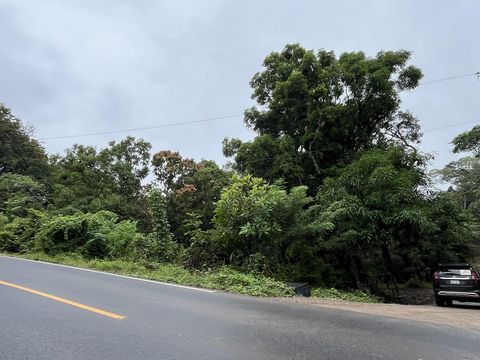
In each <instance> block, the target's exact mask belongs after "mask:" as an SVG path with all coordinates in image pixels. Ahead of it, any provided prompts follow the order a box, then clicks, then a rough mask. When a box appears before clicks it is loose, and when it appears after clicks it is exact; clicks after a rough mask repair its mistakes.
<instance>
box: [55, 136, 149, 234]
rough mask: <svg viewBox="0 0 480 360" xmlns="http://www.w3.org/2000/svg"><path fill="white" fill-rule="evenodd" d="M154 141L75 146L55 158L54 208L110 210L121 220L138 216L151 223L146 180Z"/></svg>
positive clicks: (139, 218)
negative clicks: (147, 210)
mask: <svg viewBox="0 0 480 360" xmlns="http://www.w3.org/2000/svg"><path fill="white" fill-rule="evenodd" d="M149 150H150V144H149V143H147V142H145V141H144V140H142V139H139V140H137V139H135V138H133V137H127V138H125V139H124V140H122V141H121V142H119V143H116V142H114V141H112V142H110V143H109V147H107V148H105V149H102V150H100V151H97V149H96V148H94V147H91V146H84V145H74V146H73V147H72V148H71V149H68V150H67V152H66V154H65V155H64V156H63V157H62V156H55V157H53V158H52V163H53V165H54V169H55V170H54V178H55V182H54V186H53V189H54V191H53V203H54V204H53V207H54V208H57V209H71V210H72V211H78V210H80V211H100V210H109V211H113V212H115V213H116V214H118V215H120V218H121V219H126V218H132V219H138V220H139V222H140V223H141V225H142V227H145V226H147V224H146V222H147V220H148V219H147V216H146V200H145V195H144V189H143V185H142V181H143V180H144V179H145V178H146V176H147V175H148V165H149V160H150V154H149Z"/></svg>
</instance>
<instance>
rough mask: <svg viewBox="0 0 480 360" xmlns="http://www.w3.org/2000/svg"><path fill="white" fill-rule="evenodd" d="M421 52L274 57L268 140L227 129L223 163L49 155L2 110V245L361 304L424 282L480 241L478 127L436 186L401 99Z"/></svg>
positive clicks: (257, 79)
mask: <svg viewBox="0 0 480 360" xmlns="http://www.w3.org/2000/svg"><path fill="white" fill-rule="evenodd" d="M409 60H410V53H409V52H408V51H403V50H401V51H387V52H379V53H378V54H377V55H376V56H374V57H368V56H367V55H365V54H364V53H363V52H349V53H344V54H341V55H340V56H338V57H337V56H336V55H335V54H334V53H333V52H327V51H324V50H320V51H316V52H315V51H312V50H306V49H304V48H302V47H301V46H300V45H298V44H293V45H287V46H286V47H285V48H284V49H283V50H282V51H281V52H273V53H271V54H270V55H269V56H267V57H266V59H265V61H264V63H263V65H264V67H263V70H262V71H261V72H259V73H257V74H256V75H255V76H254V77H253V79H252V80H251V82H250V85H251V87H252V90H253V96H252V98H253V99H254V100H255V102H256V105H255V106H254V107H252V108H251V109H248V110H247V111H246V112H245V122H246V124H247V126H249V127H250V128H252V129H253V130H254V131H256V132H257V136H256V137H255V138H254V139H253V140H252V141H246V142H242V141H241V140H240V139H236V138H233V139H225V140H224V142H223V151H224V154H225V156H227V157H233V158H234V159H233V162H232V163H230V164H228V165H227V166H226V167H225V168H220V167H219V166H218V165H217V164H216V163H215V162H213V161H209V160H201V161H199V162H197V161H194V160H193V159H189V158H184V157H182V155H181V154H180V153H178V152H174V151H170V150H161V151H156V152H155V153H154V154H153V156H151V155H150V150H151V145H150V144H149V143H148V142H146V141H144V140H142V139H135V138H134V137H131V136H128V137H126V138H125V139H123V140H122V141H120V142H115V141H112V142H110V143H109V144H108V146H106V147H104V148H101V149H97V148H95V147H92V146H86V145H81V144H76V145H74V146H72V147H71V148H70V149H67V150H66V152H65V153H64V154H62V155H54V156H52V157H51V158H50V159H48V158H47V156H46V154H45V152H44V150H43V148H42V147H41V146H40V145H39V143H38V142H37V141H36V140H35V139H34V138H33V136H32V134H31V131H30V129H28V128H27V127H26V126H25V125H23V124H22V123H21V121H20V120H19V119H17V118H16V117H15V116H13V115H12V114H11V112H10V110H9V109H8V108H6V107H5V106H4V105H0V251H9V252H20V253H23V254H24V255H25V256H35V257H39V258H44V259H49V260H53V261H61V262H64V263H71V264H77V265H82V266H86V267H91V268H96V269H101V270H106V271H113V272H119V273H125V274H130V275H138V276H143V277H146V278H152V279H158V280H162V281H172V282H177V283H183V284H187V285H195V286H203V287H210V288H215V289H221V290H225V291H234V292H239V293H248V294H252V295H258V296H288V295H291V294H292V291H291V290H290V289H289V288H288V287H287V286H286V285H285V284H284V283H283V281H287V280H288V281H302V282H309V283H311V284H313V285H314V286H315V287H316V288H315V289H314V291H313V293H314V295H316V296H320V297H324V298H340V299H346V300H350V301H357V300H358V301H373V300H375V298H373V297H371V296H370V295H369V293H368V292H364V289H370V290H372V291H375V292H377V293H382V292H383V293H385V295H388V294H386V293H387V292H390V293H391V292H395V291H396V290H397V287H398V286H403V287H405V286H410V285H412V284H419V283H421V280H420V279H423V275H424V272H425V268H426V267H427V266H431V265H433V264H435V263H437V262H447V261H464V260H467V258H468V257H469V256H470V253H471V251H472V249H473V250H474V249H475V247H476V246H477V247H478V249H480V243H479V240H478V229H479V225H480V221H479V220H480V200H479V199H480V197H479V195H480V193H479V190H478V189H479V188H480V186H479V185H480V184H479V181H478V179H479V178H480V177H479V175H480V166H479V164H480V163H479V162H478V161H480V160H479V159H480V158H479V152H480V150H479V149H480V145H479V144H480V127H474V128H473V129H472V130H471V131H468V132H465V133H463V134H460V135H459V136H457V137H456V138H455V139H454V140H453V144H454V151H455V152H460V151H468V152H470V153H472V155H473V156H469V157H465V158H463V159H460V160H458V161H455V162H452V163H450V164H449V165H447V166H446V167H445V168H444V169H442V170H438V171H436V172H435V174H436V175H438V176H440V178H441V179H442V180H443V181H446V182H448V183H449V185H450V188H449V189H448V191H439V190H435V189H434V188H433V187H432V178H431V177H430V176H429V175H428V174H427V172H426V167H427V161H428V159H429V156H428V155H425V154H421V153H420V152H419V151H418V150H417V148H416V145H417V144H418V143H419V141H420V138H421V129H420V126H419V123H418V121H417V119H416V118H415V117H414V116H413V115H412V114H410V113H409V112H408V111H406V110H404V109H402V106H401V94H402V92H403V91H409V90H412V89H414V88H415V87H416V86H417V85H418V82H419V80H420V79H421V77H422V74H421V71H420V70H419V69H417V68H416V67H414V66H412V65H409ZM226 169H230V170H226ZM150 171H151V172H152V173H153V175H154V177H155V179H154V180H153V181H150V182H149V180H151V179H150V178H149V177H148V175H149V173H150ZM32 252H35V254H31V255H28V254H29V253H32ZM331 287H335V288H345V289H362V290H355V291H353V292H352V291H349V292H348V293H345V292H342V291H339V290H336V289H331Z"/></svg>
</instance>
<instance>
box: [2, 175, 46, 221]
mask: <svg viewBox="0 0 480 360" xmlns="http://www.w3.org/2000/svg"><path fill="white" fill-rule="evenodd" d="M46 204H47V191H46V189H45V186H44V185H43V184H41V183H39V182H38V181H36V180H34V179H32V178H31V177H29V176H25V175H18V174H12V173H6V174H3V175H0V213H4V214H5V215H7V216H22V217H24V216H27V213H28V209H37V210H40V209H44V208H45V206H46Z"/></svg>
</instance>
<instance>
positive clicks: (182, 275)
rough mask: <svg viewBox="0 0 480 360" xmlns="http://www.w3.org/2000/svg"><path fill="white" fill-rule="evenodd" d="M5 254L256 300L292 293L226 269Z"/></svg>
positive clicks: (274, 282)
mask: <svg viewBox="0 0 480 360" xmlns="http://www.w3.org/2000/svg"><path fill="white" fill-rule="evenodd" d="M6 255H9V256H15V257H20V258H25V259H30V260H40V261H45V262H51V263H56V264H63V265H70V266H75V267H79V268H85V269H93V270H99V271H105V272H109V273H114V274H121V275H128V276H133V277H138V278H142V279H149V280H157V281H162V282H169V283H174V284H180V285H187V286H195V287H200V288H206V289H212V290H221V291H225V292H231V293H237V294H245V295H252V296H260V297H267V296H268V297H280V296H293V290H292V289H290V288H289V287H288V286H287V285H286V284H285V283H283V282H280V281H277V280H274V279H271V278H268V277H265V276H262V275H253V274H245V273H242V272H239V271H236V270H233V269H231V268H228V267H221V268H219V269H215V270H210V271H189V270H187V269H185V268H184V267H182V266H180V265H175V264H158V263H146V264H140V263H136V262H133V261H127V260H99V259H92V260H88V259H85V258H83V257H82V256H81V255H79V254H60V255H46V254H44V253H24V254H6Z"/></svg>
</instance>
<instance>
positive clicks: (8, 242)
mask: <svg viewBox="0 0 480 360" xmlns="http://www.w3.org/2000/svg"><path fill="white" fill-rule="evenodd" d="M44 216H45V215H44V213H43V212H41V211H39V210H34V209H28V210H27V211H26V217H13V218H7V217H5V216H2V215H1V214H0V251H9V252H28V251H32V250H33V247H34V237H35V233H36V232H37V231H38V229H39V228H40V224H41V221H42V219H43V218H44Z"/></svg>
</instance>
